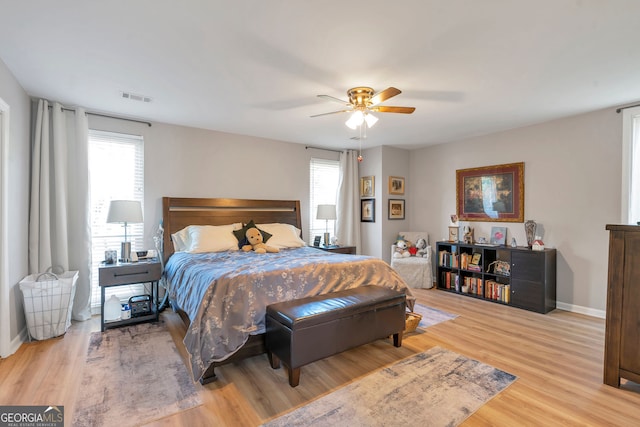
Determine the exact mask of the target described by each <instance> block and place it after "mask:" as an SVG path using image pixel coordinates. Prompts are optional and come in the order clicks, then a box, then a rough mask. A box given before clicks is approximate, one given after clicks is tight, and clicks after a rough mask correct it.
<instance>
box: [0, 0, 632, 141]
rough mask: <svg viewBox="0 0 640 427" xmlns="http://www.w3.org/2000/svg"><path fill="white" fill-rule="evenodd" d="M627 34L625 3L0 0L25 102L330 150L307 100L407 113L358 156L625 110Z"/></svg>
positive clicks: (4, 42) (325, 125)
mask: <svg viewBox="0 0 640 427" xmlns="http://www.w3.org/2000/svg"><path fill="white" fill-rule="evenodd" d="M638 40H640V1H638V0H536V1H531V0H526V1H522V0H484V1H478V0H398V1H389V0H368V1H361V0H350V1H345V0H324V1H295V0H261V1H260V0H235V1H224V0H182V1H179V2H178V1H175V0H109V1H86V0H56V1H49V0H30V1H16V0H0V59H2V61H3V62H4V63H5V64H6V65H7V67H8V68H9V69H10V70H11V72H12V73H13V74H14V75H15V77H16V78H17V79H18V81H19V82H20V84H21V85H22V86H23V87H24V89H25V90H26V91H27V93H28V94H29V95H31V96H34V97H44V98H47V99H50V100H54V101H60V102H62V103H64V104H65V105H67V106H83V107H85V108H87V109H89V110H92V111H96V112H106V113H112V114H114V115H118V116H127V117H135V118H140V119H144V120H151V121H158V122H165V123H171V124H177V125H184V126H191V127H198V128H205V129H213V130H219V131H224V132H232V133H238V134H245V135H253V136H260V137H265V138H271V139H277V140H283V141H290V142H295V143H301V144H308V145H313V146H323V147H330V148H350V147H357V144H358V143H357V142H354V141H351V140H350V139H349V138H350V137H353V136H356V135H357V132H356V131H352V130H350V129H348V128H347V127H346V126H345V125H344V121H345V120H346V119H347V115H346V114H336V115H330V116H324V117H317V118H310V117H309V116H311V115H313V114H319V113H324V112H329V111H334V110H338V109H340V105H339V104H336V103H332V102H328V101H326V100H322V99H320V98H317V97H316V95H318V94H327V95H331V96H334V97H337V98H342V99H346V91H347V89H349V88H351V87H354V86H363V85H364V86H371V87H373V88H374V89H375V90H376V91H380V90H383V89H385V88H387V87H389V86H394V87H397V88H399V89H400V90H402V92H403V93H401V94H400V95H398V96H396V97H395V98H392V99H390V100H388V101H386V102H385V103H384V104H383V105H399V106H413V107H416V111H415V113H413V114H412V115H404V114H378V116H379V118H380V121H379V122H378V124H376V126H375V127H373V128H372V129H370V130H369V131H368V138H367V140H366V141H365V142H364V144H365V145H366V146H378V145H394V146H398V147H404V148H416V147H422V146H427V145H432V144H439V143H445V142H450V141H455V140H459V139H463V138H467V137H471V136H476V135H482V134H488V133H493V132H496V131H501V130H506V129H510V128H515V127H520V126H525V125H529V124H533V123H539V122H543V121H547V120H551V119H554V118H559V117H565V116H570V115H574V114H579V113H582V112H586V111H592V110H596V109H599V108H604V107H612V106H618V105H622V104H627V103H631V102H635V101H638V100H640V49H638ZM122 91H125V92H131V93H134V94H140V95H145V96H149V97H151V98H152V99H153V101H152V102H151V103H141V102H135V101H131V100H126V99H123V98H122V97H121V92H122ZM1 97H2V94H1V93H0V98H1Z"/></svg>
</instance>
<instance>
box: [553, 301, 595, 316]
mask: <svg viewBox="0 0 640 427" xmlns="http://www.w3.org/2000/svg"><path fill="white" fill-rule="evenodd" d="M556 308H559V309H560V310H565V311H571V312H573V313H579V314H586V315H587V316H593V317H598V318H600V319H605V318H606V314H607V312H606V311H605V310H597V309H595V308H590V307H583V306H581V305H574V304H567V303H564V302H559V301H558V302H556Z"/></svg>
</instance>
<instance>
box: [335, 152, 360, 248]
mask: <svg viewBox="0 0 640 427" xmlns="http://www.w3.org/2000/svg"><path fill="white" fill-rule="evenodd" d="M358 164H359V163H358V153H357V152H356V151H353V150H345V151H343V152H342V153H340V180H339V182H338V203H337V205H336V215H337V217H338V221H337V223H336V236H338V241H339V242H340V245H342V246H355V247H356V248H357V253H360V188H359V180H358Z"/></svg>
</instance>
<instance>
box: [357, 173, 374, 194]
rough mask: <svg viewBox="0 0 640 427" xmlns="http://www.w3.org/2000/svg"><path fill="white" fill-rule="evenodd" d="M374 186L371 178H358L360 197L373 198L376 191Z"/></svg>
mask: <svg viewBox="0 0 640 427" xmlns="http://www.w3.org/2000/svg"><path fill="white" fill-rule="evenodd" d="M374 184H375V181H374V177H373V176H363V177H362V178H360V197H373V196H374V194H375V191H376V189H375V186H374Z"/></svg>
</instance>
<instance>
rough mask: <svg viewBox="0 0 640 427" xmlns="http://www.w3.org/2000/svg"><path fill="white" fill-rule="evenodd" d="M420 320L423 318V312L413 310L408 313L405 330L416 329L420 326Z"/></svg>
mask: <svg viewBox="0 0 640 427" xmlns="http://www.w3.org/2000/svg"><path fill="white" fill-rule="evenodd" d="M420 320H422V315H421V314H418V313H413V312H411V313H406V318H405V326H404V332H405V333H408V332H413V331H415V330H416V328H417V327H418V324H419V323H420Z"/></svg>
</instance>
